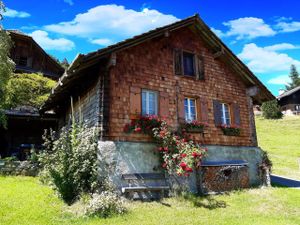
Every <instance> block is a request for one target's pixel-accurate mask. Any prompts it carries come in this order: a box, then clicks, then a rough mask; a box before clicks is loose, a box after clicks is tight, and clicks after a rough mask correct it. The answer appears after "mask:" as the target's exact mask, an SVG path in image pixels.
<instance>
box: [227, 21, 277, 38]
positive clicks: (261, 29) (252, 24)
mask: <svg viewBox="0 0 300 225" xmlns="http://www.w3.org/2000/svg"><path fill="white" fill-rule="evenodd" d="M223 25H224V26H227V27H228V28H229V30H228V31H227V32H226V33H225V36H235V37H236V39H237V40H241V39H253V38H256V37H267V36H273V35H275V34H276V32H275V31H274V30H273V29H272V28H271V27H270V26H269V25H268V24H266V23H265V22H264V20H263V19H260V18H256V17H243V18H239V19H235V20H230V21H228V22H224V23H223Z"/></svg>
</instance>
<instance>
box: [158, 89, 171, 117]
mask: <svg viewBox="0 0 300 225" xmlns="http://www.w3.org/2000/svg"><path fill="white" fill-rule="evenodd" d="M159 115H160V117H168V116H169V96H168V94H167V93H165V92H160V95H159Z"/></svg>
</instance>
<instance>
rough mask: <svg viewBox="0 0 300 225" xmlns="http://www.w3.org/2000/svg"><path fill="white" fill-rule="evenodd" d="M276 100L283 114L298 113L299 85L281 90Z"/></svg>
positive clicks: (299, 107) (299, 104)
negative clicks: (287, 89)
mask: <svg viewBox="0 0 300 225" xmlns="http://www.w3.org/2000/svg"><path fill="white" fill-rule="evenodd" d="M277 100H278V104H279V105H280V107H281V111H282V112H283V114H284V115H300V86H298V87H295V88H293V89H292V90H289V91H284V92H282V93H281V94H280V95H279V96H277Z"/></svg>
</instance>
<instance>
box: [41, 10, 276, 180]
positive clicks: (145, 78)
mask: <svg viewBox="0 0 300 225" xmlns="http://www.w3.org/2000/svg"><path fill="white" fill-rule="evenodd" d="M70 97H72V99H73V101H74V105H75V109H76V108H77V109H78V108H79V107H80V108H81V111H82V112H83V119H84V120H85V121H86V123H88V124H89V125H90V126H95V127H98V128H99V130H100V131H99V140H100V142H99V146H100V147H99V151H100V153H101V154H104V155H110V156H109V157H108V158H107V157H106V160H107V164H108V166H110V167H111V168H110V175H111V177H112V179H113V180H114V181H115V183H116V184H117V185H119V184H120V182H121V181H120V179H119V176H120V174H122V173H126V172H127V173H128V172H151V171H155V170H156V169H157V168H158V160H157V158H156V156H154V155H153V148H154V145H153V143H151V142H152V141H151V139H150V137H148V136H146V135H142V134H127V133H125V132H124V126H125V124H126V123H129V122H130V120H131V119H132V118H135V117H136V116H137V115H141V114H143V113H144V114H145V113H146V114H148V113H149V112H150V114H156V115H158V116H160V117H163V118H165V119H166V120H167V121H168V123H169V124H170V125H171V126H172V127H173V129H174V130H176V129H177V128H178V127H179V126H180V124H181V123H183V122H184V121H186V120H197V121H201V122H206V123H208V127H207V128H205V130H204V133H193V134H191V136H192V138H193V139H195V140H197V141H199V142H201V143H202V144H203V145H205V146H207V147H208V149H209V153H208V158H210V159H217V160H224V159H243V160H246V161H247V162H249V164H250V182H251V184H254V183H257V182H258V174H257V164H259V163H260V162H261V154H260V149H259V148H257V140H256V131H255V123H254V116H253V110H252V107H253V103H261V102H263V101H267V100H271V99H273V98H274V96H273V95H272V94H271V93H270V92H269V91H268V90H267V89H266V87H265V86H264V85H263V84H262V83H261V82H260V81H259V80H258V79H257V78H256V77H255V76H254V75H253V74H252V73H251V71H249V69H248V68H247V67H246V66H245V65H244V64H243V63H242V62H241V61H240V60H239V59H238V58H237V57H236V56H235V55H234V54H233V53H232V52H231V51H230V50H229V49H228V48H227V47H226V46H225V45H224V44H223V43H222V42H221V41H220V39H219V38H218V37H216V36H215V34H214V33H213V32H212V31H211V30H210V29H209V28H208V27H207V25H205V24H204V22H203V21H202V20H201V19H200V18H199V16H198V15H196V16H193V17H190V18H187V19H185V20H182V21H179V22H176V23H174V24H171V25H168V26H165V27H162V28H158V29H156V30H153V31H150V32H148V33H145V34H142V35H139V36H136V37H134V38H132V39H128V40H125V41H123V42H120V43H118V44H115V45H112V46H109V47H107V48H104V49H101V50H99V51H97V52H93V53H90V54H87V55H79V56H78V57H77V58H76V59H75V61H74V62H73V63H72V65H71V66H70V68H69V69H68V71H67V72H66V73H65V75H64V76H63V77H62V78H61V79H60V81H59V84H58V85H57V87H56V88H55V89H54V90H53V93H52V95H51V96H50V98H49V99H48V101H47V102H46V104H45V105H44V107H43V109H42V111H47V110H50V109H52V110H55V111H56V113H57V114H58V115H59V116H60V118H61V125H63V124H66V123H67V122H68V118H69V116H68V115H69V113H70V108H69V105H68V104H66V102H69V101H70ZM95 109H96V110H95ZM91 121H92V122H91ZM223 123H227V124H228V125H237V126H239V127H240V128H241V134H240V135H239V136H227V135H224V133H223V132H222V130H221V128H220V125H221V124H223ZM108 146H110V147H108Z"/></svg>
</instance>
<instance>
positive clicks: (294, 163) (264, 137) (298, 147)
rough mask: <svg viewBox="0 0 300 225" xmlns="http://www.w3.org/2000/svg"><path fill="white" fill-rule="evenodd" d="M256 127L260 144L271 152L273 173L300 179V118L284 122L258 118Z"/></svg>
mask: <svg viewBox="0 0 300 225" xmlns="http://www.w3.org/2000/svg"><path fill="white" fill-rule="evenodd" d="M256 127H257V137H258V144H259V146H260V147H261V148H262V149H264V150H267V151H268V152H269V154H270V157H271V160H272V161H273V173H275V174H278V175H283V176H287V177H291V178H296V179H300V168H299V159H300V117H299V116H298V117H285V118H284V119H282V120H265V119H262V118H261V117H258V118H256ZM299 204H300V203H299Z"/></svg>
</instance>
